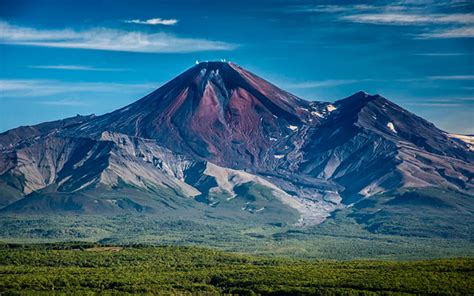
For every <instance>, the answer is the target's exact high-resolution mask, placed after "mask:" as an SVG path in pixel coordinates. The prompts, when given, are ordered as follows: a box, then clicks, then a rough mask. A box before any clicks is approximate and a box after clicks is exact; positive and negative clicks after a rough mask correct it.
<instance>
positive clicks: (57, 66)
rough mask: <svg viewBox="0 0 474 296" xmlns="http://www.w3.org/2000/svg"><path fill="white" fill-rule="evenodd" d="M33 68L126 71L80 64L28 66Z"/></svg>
mask: <svg viewBox="0 0 474 296" xmlns="http://www.w3.org/2000/svg"><path fill="white" fill-rule="evenodd" d="M28 68H33V69H52V70H71V71H126V69H122V68H97V67H90V66H81V65H38V66H28Z"/></svg>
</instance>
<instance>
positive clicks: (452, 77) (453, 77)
mask: <svg viewBox="0 0 474 296" xmlns="http://www.w3.org/2000/svg"><path fill="white" fill-rule="evenodd" d="M428 79H431V80H474V75H442V76H429V77H428Z"/></svg>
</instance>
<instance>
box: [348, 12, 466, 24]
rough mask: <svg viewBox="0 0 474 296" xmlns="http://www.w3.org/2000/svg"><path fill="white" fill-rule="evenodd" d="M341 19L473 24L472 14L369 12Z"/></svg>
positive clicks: (364, 21)
mask: <svg viewBox="0 0 474 296" xmlns="http://www.w3.org/2000/svg"><path fill="white" fill-rule="evenodd" d="M341 19H342V20H345V21H351V22H356V23H366V24H376V25H424V24H460V25H465V24H473V23H474V14H472V13H453V14H413V13H370V14H352V15H344V16H341Z"/></svg>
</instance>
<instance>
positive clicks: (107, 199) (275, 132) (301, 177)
mask: <svg viewBox="0 0 474 296" xmlns="http://www.w3.org/2000/svg"><path fill="white" fill-rule="evenodd" d="M467 145H469V144H467V143H465V142H462V141H461V140H460V139H459V138H453V136H450V135H449V134H447V133H446V132H443V131H441V130H439V129H438V128H436V127H435V126H434V125H433V124H432V123H430V122H428V121H426V120H424V119H422V118H421V117H418V116H416V115H415V114H413V113H411V112H409V111H407V110H405V109H403V108H402V107H400V106H398V105H396V104H394V103H393V102H391V101H389V100H387V99H385V98H383V97H382V96H380V95H369V94H367V93H365V92H357V93H355V94H354V95H352V96H349V97H347V98H345V99H342V100H338V101H335V102H334V103H329V102H315V101H314V102H311V101H306V100H304V99H301V98H298V97H296V96H294V95H292V94H290V93H288V92H286V91H284V90H282V89H280V88H278V87H277V86H275V85H273V84H271V83H269V82H266V81H265V80H263V79H262V78H260V77H258V76H257V75H255V74H253V73H251V72H249V71H247V70H245V69H243V68H241V67H240V66H238V65H236V64H233V63H225V62H204V63H200V64H198V65H196V66H194V67H192V68H191V69H189V70H187V71H185V72H183V73H181V74H180V75H178V76H177V77H176V78H175V79H173V80H171V81H170V82H168V83H166V84H165V85H163V86H162V87H160V88H158V89H157V90H155V91H154V92H152V93H150V94H149V95H147V96H145V97H143V98H142V99H140V100H138V101H136V102H134V103H132V104H130V105H128V106H125V107H123V108H120V109H118V110H116V111H113V112H110V113H107V114H104V115H100V116H94V115H90V116H83V117H82V116H77V117H73V118H69V119H65V120H61V121H54V122H50V123H44V124H40V125H36V126H31V127H20V128H17V129H12V130H9V131H7V132H4V133H2V134H0V193H1V199H0V207H3V208H2V209H0V211H1V212H2V213H8V212H15V213H22V212H35V209H36V210H37V211H38V212H41V211H44V209H47V207H48V204H49V203H48V200H49V198H53V199H54V200H55V204H54V208H55V209H57V211H59V212H61V207H62V206H63V207H65V208H67V209H68V210H67V211H70V210H71V207H72V212H75V213H89V212H90V213H96V212H100V206H103V207H104V208H106V209H107V210H106V212H107V213H111V214H113V213H141V212H143V211H144V212H149V213H158V212H160V213H161V212H163V211H167V210H170V211H171V212H172V211H178V210H179V209H181V208H186V209H187V210H186V211H188V210H189V211H191V212H192V210H190V209H193V207H195V208H196V211H197V212H200V213H201V212H202V213H205V212H210V213H213V214H212V215H214V214H216V215H219V211H220V210H222V211H226V213H227V212H229V213H239V214H238V216H240V215H241V214H242V215H243V216H244V217H246V218H245V219H255V217H257V216H259V217H263V218H262V219H263V220H265V219H266V218H265V217H267V216H266V215H267V213H268V217H269V219H270V220H271V221H272V222H271V223H277V222H278V221H277V220H278V219H277V218H278V215H277V213H278V212H279V211H281V212H282V213H283V212H284V213H287V215H288V217H290V218H288V219H287V218H285V217H284V216H282V215H280V219H281V220H282V221H285V223H289V224H295V225H314V224H319V223H321V222H322V221H324V220H325V219H328V218H329V217H331V215H332V213H334V212H335V211H337V210H341V209H345V208H347V207H350V206H352V205H353V204H357V203H358V202H360V201H363V200H365V199H367V198H370V197H372V196H378V195H381V194H382V195H383V194H385V193H387V192H394V190H399V189H402V188H408V189H410V188H411V189H423V188H431V187H435V188H440V189H443V190H453V191H456V192H462V193H463V194H467V196H472V195H473V194H474V181H473V176H474V165H473V163H474V153H473V152H472V151H470V146H467ZM222 176H225V177H222ZM134 192H135V193H134ZM75 194H76V195H77V196H82V197H77V196H75ZM68 196H73V200H76V201H80V202H79V203H83V205H82V206H80V207H78V208H74V206H71V203H70V202H69V200H71V199H70V197H68ZM87 196H88V197H87ZM111 196H112V197H111ZM462 196H464V195H462ZM81 198H82V200H81ZM62 199H64V200H66V201H68V202H66V203H64V204H62V203H61V200H62ZM460 200H461V199H460ZM76 204H77V202H76ZM385 206H387V207H390V206H392V204H390V203H387V204H386V205H385ZM94 209H98V210H94ZM294 211H296V212H298V213H299V215H300V218H298V219H296V220H295V219H294V215H293V214H291V213H294ZM252 217H253V218H252ZM259 219H260V218H259ZM270 220H269V221H270ZM267 222H268V221H267Z"/></svg>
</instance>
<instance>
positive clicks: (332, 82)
mask: <svg viewBox="0 0 474 296" xmlns="http://www.w3.org/2000/svg"><path fill="white" fill-rule="evenodd" d="M358 82H361V81H360V80H356V79H328V80H315V81H304V82H298V83H289V84H286V85H285V86H286V87H288V88H294V89H305V88H319V87H333V86H338V85H345V84H353V83H358Z"/></svg>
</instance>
